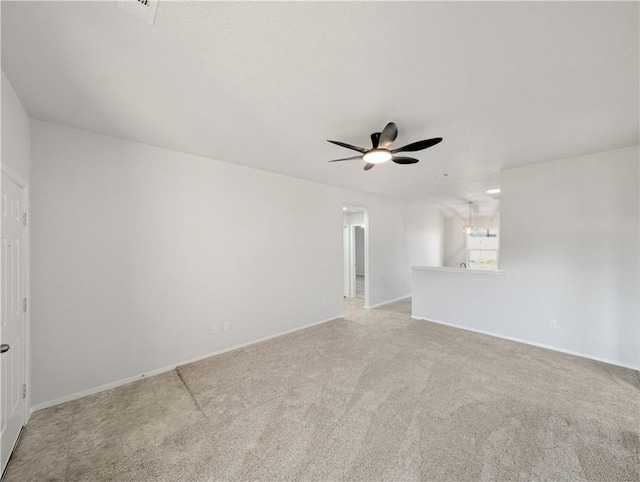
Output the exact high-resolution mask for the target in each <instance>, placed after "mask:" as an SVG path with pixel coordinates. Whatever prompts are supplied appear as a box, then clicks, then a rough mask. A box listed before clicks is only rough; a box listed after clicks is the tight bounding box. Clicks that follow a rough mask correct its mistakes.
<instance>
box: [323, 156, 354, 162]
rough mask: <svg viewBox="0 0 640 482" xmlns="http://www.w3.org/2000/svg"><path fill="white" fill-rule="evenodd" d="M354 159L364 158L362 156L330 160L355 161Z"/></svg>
mask: <svg viewBox="0 0 640 482" xmlns="http://www.w3.org/2000/svg"><path fill="white" fill-rule="evenodd" d="M354 159H362V156H353V157H345V158H344V159H334V160H333V161H328V162H340V161H353V160H354Z"/></svg>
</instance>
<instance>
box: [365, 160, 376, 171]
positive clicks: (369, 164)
mask: <svg viewBox="0 0 640 482" xmlns="http://www.w3.org/2000/svg"><path fill="white" fill-rule="evenodd" d="M373 166H375V164H371V163H370V162H367V163H366V164H365V165H364V170H365V171H368V170H369V169H371V168H373Z"/></svg>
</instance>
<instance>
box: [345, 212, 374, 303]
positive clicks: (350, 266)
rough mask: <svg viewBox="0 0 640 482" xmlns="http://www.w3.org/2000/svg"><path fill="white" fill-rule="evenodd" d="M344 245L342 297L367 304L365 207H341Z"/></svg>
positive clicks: (367, 264)
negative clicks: (355, 299)
mask: <svg viewBox="0 0 640 482" xmlns="http://www.w3.org/2000/svg"><path fill="white" fill-rule="evenodd" d="M342 219H343V222H342V227H343V246H344V264H343V278H344V297H345V298H357V299H361V300H362V302H363V304H364V306H365V307H366V306H368V305H369V302H368V300H369V296H368V295H369V279H368V277H369V258H368V256H369V254H368V253H369V236H368V215H367V209H366V208H364V207H362V206H351V205H345V206H343V207H342Z"/></svg>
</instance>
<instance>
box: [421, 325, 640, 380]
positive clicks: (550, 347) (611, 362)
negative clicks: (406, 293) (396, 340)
mask: <svg viewBox="0 0 640 482" xmlns="http://www.w3.org/2000/svg"><path fill="white" fill-rule="evenodd" d="M411 318H413V319H414V320H421V321H428V322H430V323H436V324H438V325H445V326H450V327H452V328H459V329H461V330H466V331H471V332H473V333H480V334H481V335H488V336H493V337H495V338H502V339H503V340H509V341H515V342H516V343H523V344H524V345H531V346H537V347H538V348H544V349H546V350H552V351H557V352H560V353H566V354H567V355H573V356H579V357H580V358H588V359H589V360H595V361H599V362H602V363H608V364H609V365H616V366H619V367H623V368H630V369H631V370H640V366H637V365H628V364H626V363H620V362H619V361H615V360H610V359H608V358H601V357H597V356H592V355H587V354H586V353H580V352H577V351H573V350H567V349H565V348H560V347H557V346H553V345H545V344H544V343H537V342H535V341H529V340H523V339H522V338H514V337H512V336H506V335H500V334H498V333H493V332H491V331H485V330H477V329H475V328H469V327H466V326H462V325H456V324H454V323H447V322H446V321H439V320H434V319H431V318H425V317H422V316H415V315H413V314H412V315H411Z"/></svg>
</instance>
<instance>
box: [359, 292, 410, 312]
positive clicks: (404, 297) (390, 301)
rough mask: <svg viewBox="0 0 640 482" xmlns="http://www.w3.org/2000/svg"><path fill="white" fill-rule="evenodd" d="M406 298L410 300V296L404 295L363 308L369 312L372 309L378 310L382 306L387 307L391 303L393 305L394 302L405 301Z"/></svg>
mask: <svg viewBox="0 0 640 482" xmlns="http://www.w3.org/2000/svg"><path fill="white" fill-rule="evenodd" d="M407 298H411V295H404V296H401V297H400V298H394V299H392V300H387V301H383V302H382V303H377V304H375V305H371V306H365V308H368V309H370V310H371V309H373V308H379V307H381V306H384V305H389V304H391V303H395V302H396V301H402V300H406V299H407Z"/></svg>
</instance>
